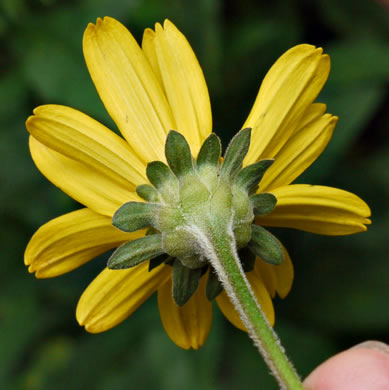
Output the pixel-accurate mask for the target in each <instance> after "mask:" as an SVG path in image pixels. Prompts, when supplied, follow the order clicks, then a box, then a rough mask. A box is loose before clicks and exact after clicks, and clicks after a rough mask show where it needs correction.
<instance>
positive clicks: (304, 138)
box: [260, 114, 338, 191]
mask: <svg viewBox="0 0 389 390" xmlns="http://www.w3.org/2000/svg"><path fill="white" fill-rule="evenodd" d="M337 121H338V118H337V117H334V116H332V115H330V114H325V115H322V116H321V117H319V118H316V119H315V120H313V121H311V122H308V123H307V124H306V125H303V126H302V127H301V128H299V129H297V131H296V132H295V133H294V134H293V135H292V137H291V138H290V139H289V140H288V142H287V143H286V144H285V145H284V146H283V147H282V148H281V150H280V151H279V152H278V153H277V154H276V156H275V161H274V164H273V165H272V166H271V167H270V168H269V169H268V171H267V172H266V173H265V175H264V177H263V179H262V181H261V184H260V191H271V190H272V189H273V188H277V187H281V186H285V185H288V184H290V183H291V182H292V181H293V180H295V179H296V178H297V177H298V176H300V175H301V174H302V173H303V172H304V171H305V170H306V169H307V168H308V167H309V166H310V165H311V164H312V163H313V162H314V161H315V160H316V159H317V158H318V157H319V156H320V154H321V153H322V152H323V150H324V149H325V148H326V146H327V144H328V142H329V141H330V139H331V136H332V133H333V131H334V128H335V126H336V123H337Z"/></svg>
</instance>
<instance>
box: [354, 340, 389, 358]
mask: <svg viewBox="0 0 389 390" xmlns="http://www.w3.org/2000/svg"><path fill="white" fill-rule="evenodd" d="M354 348H367V349H374V350H375V351H381V352H383V353H385V354H387V355H389V345H387V344H385V343H383V342H382V341H376V340H369V341H364V342H363V343H360V344H357V345H355V346H354V347H351V348H350V349H354Z"/></svg>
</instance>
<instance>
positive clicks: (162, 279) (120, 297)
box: [76, 261, 171, 333]
mask: <svg viewBox="0 0 389 390" xmlns="http://www.w3.org/2000/svg"><path fill="white" fill-rule="evenodd" d="M148 267H149V264H148V261H147V262H145V263H142V264H140V265H137V266H136V267H134V268H129V269H126V270H110V269H108V268H106V269H104V270H103V271H102V272H101V273H100V274H99V275H98V276H97V277H96V279H95V280H94V281H93V282H92V283H91V284H90V285H89V286H88V288H87V289H86V290H85V291H84V293H83V294H82V296H81V298H80V300H79V302H78V305H77V310H76V317H77V321H78V322H79V324H80V325H81V326H85V329H86V330H87V331H88V332H90V333H100V332H104V331H106V330H108V329H111V328H113V327H114V326H116V325H118V324H120V323H121V322H122V321H124V320H125V319H126V318H128V317H129V316H130V315H131V314H132V313H133V312H134V311H135V310H136V309H137V308H138V307H139V306H140V305H141V304H142V303H143V302H145V301H146V300H147V299H148V298H149V297H150V296H151V295H152V294H153V293H154V292H155V291H156V290H158V288H159V287H160V286H162V285H163V284H164V283H166V281H167V280H168V279H169V278H170V276H171V267H169V266H165V265H161V266H159V267H157V268H154V269H153V270H152V271H151V272H148Z"/></svg>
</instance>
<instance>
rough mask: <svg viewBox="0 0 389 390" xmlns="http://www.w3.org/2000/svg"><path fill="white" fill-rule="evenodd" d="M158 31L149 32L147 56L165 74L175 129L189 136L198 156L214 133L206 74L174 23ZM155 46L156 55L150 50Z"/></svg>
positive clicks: (167, 24) (167, 23) (156, 28)
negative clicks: (201, 148)
mask: <svg viewBox="0 0 389 390" xmlns="http://www.w3.org/2000/svg"><path fill="white" fill-rule="evenodd" d="M155 30H156V31H155V35H154V37H153V36H152V35H151V33H150V32H147V33H146V34H147V37H146V40H148V42H147V43H146V44H145V46H146V50H145V53H146V55H148V57H149V61H150V63H151V64H152V66H153V69H154V72H155V73H156V74H158V73H160V75H161V78H162V81H163V86H164V89H165V92H166V96H167V98H168V101H169V104H170V107H171V109H172V112H173V115H174V119H175V122H176V125H177V127H176V128H175V130H177V131H179V132H180V133H182V134H183V135H184V136H185V138H186V139H187V140H188V142H189V144H190V145H191V148H192V153H193V155H194V156H197V154H198V151H199V150H200V146H201V144H202V143H203V141H204V140H205V138H206V137H208V135H209V134H210V133H211V131H212V115H211V105H210V101H209V95H208V88H207V85H206V83H205V80H204V75H203V72H202V70H201V67H200V65H199V63H198V61H197V58H196V56H195V54H194V53H193V50H192V48H191V47H190V45H189V43H188V41H187V40H186V38H185V37H184V35H183V34H182V33H181V32H180V31H178V29H177V28H176V27H175V26H174V25H173V23H171V22H170V21H168V20H166V21H165V23H164V27H163V28H162V26H161V25H160V24H156V26H155ZM152 44H154V48H155V55H154V54H153V53H152V50H151V48H150V45H152ZM147 45H149V46H148V47H147ZM150 53H151V54H150ZM156 60H157V62H158V64H156ZM157 66H158V67H157Z"/></svg>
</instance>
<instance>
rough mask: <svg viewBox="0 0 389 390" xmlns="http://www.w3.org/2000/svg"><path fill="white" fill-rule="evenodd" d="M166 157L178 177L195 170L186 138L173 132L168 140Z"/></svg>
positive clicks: (170, 132) (168, 136)
mask: <svg viewBox="0 0 389 390" xmlns="http://www.w3.org/2000/svg"><path fill="white" fill-rule="evenodd" d="M165 155H166V160H167V162H168V164H169V167H170V169H171V170H172V171H173V173H174V174H175V175H176V176H177V177H180V176H183V175H185V174H187V173H188V172H190V171H191V170H193V162H192V154H191V151H190V147H189V144H188V142H187V141H186V139H185V137H184V136H183V135H182V134H180V133H179V132H177V131H174V130H171V131H169V134H168V135H167V138H166V143H165Z"/></svg>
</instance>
